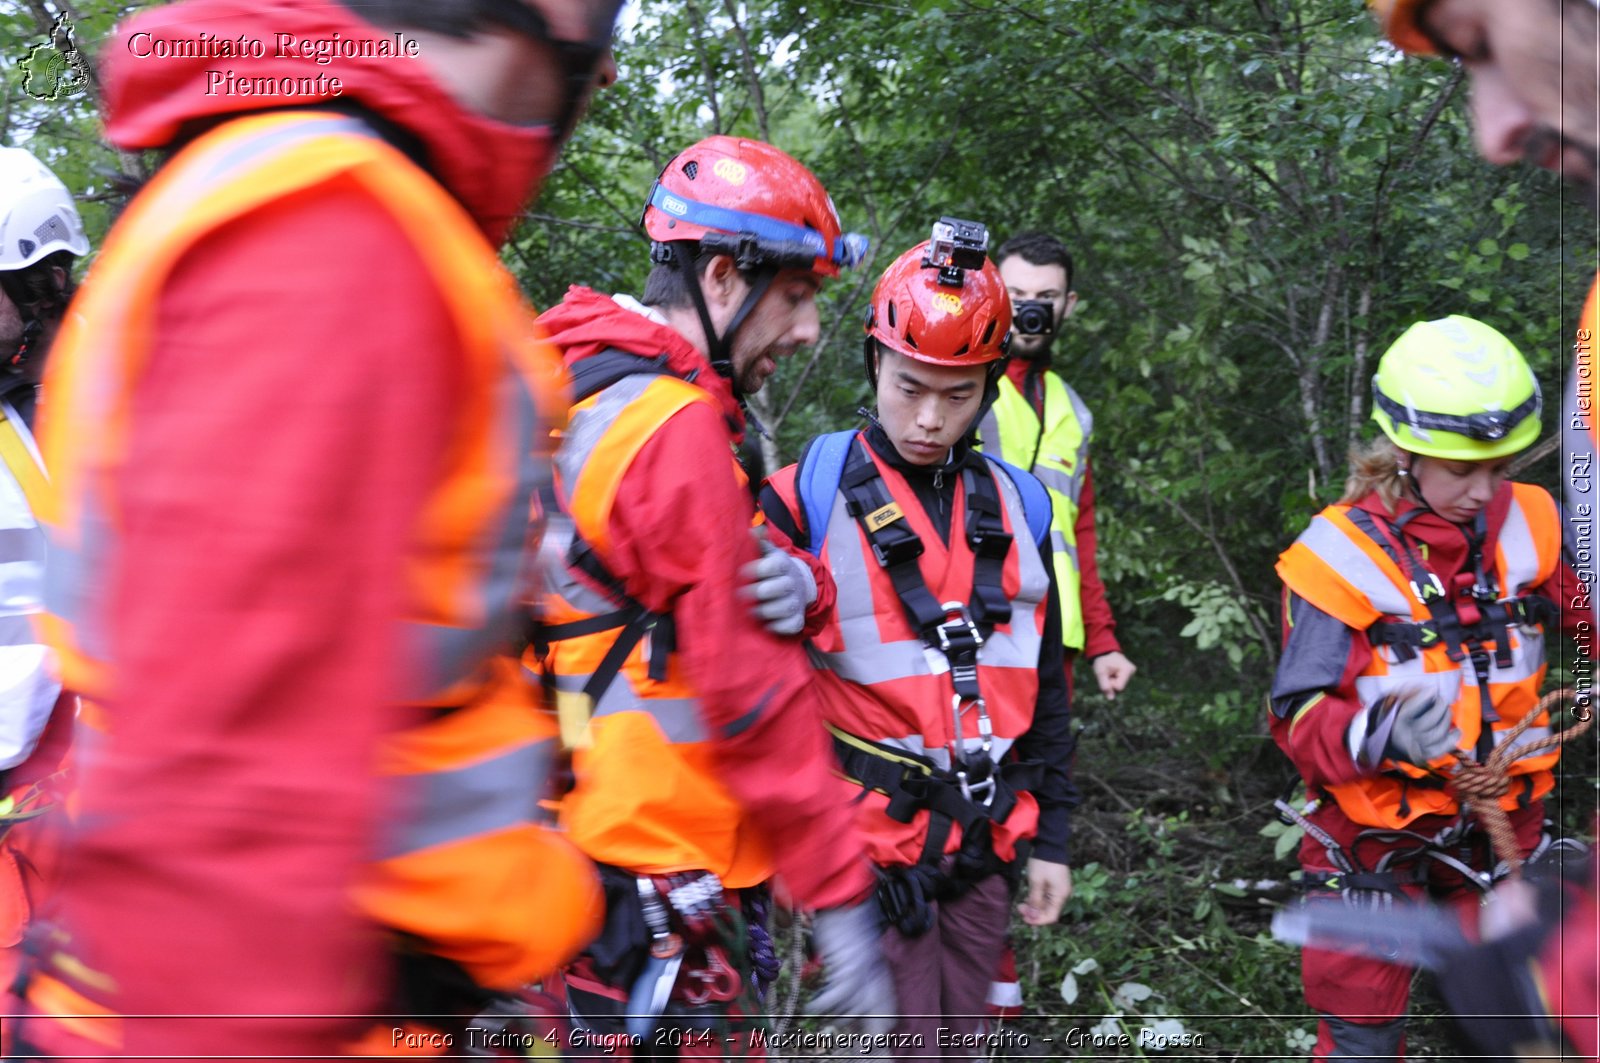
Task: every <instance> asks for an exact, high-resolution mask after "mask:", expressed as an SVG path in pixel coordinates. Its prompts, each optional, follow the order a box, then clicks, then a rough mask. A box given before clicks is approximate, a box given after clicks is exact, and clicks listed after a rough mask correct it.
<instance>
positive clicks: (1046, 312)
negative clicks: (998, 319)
mask: <svg viewBox="0 0 1600 1063" xmlns="http://www.w3.org/2000/svg"><path fill="white" fill-rule="evenodd" d="M1011 327H1012V328H1013V329H1015V330H1016V332H1017V334H1018V335H1019V336H1049V335H1051V334H1053V333H1054V332H1055V330H1056V308H1055V305H1054V304H1052V303H1051V302H1050V301H1049V300H1048V299H1018V300H1017V301H1016V302H1014V303H1012V304H1011Z"/></svg>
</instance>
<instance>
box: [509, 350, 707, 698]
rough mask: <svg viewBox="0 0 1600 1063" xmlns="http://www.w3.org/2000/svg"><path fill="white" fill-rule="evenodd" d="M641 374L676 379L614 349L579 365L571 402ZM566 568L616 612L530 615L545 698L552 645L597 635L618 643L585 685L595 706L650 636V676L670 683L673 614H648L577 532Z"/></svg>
mask: <svg viewBox="0 0 1600 1063" xmlns="http://www.w3.org/2000/svg"><path fill="white" fill-rule="evenodd" d="M641 374H645V375H650V376H667V375H671V374H672V371H671V369H669V368H668V367H667V356H666V355H665V354H662V355H659V356H657V357H655V358H650V357H646V356H644V355H640V354H631V353H629V352H627V351H623V350H618V349H616V348H612V349H610V350H606V351H602V352H601V353H599V354H597V355H593V356H592V357H589V358H583V359H580V360H579V361H578V362H577V363H575V364H574V365H573V366H572V367H571V370H570V376H571V379H572V401H573V402H575V403H576V402H581V401H582V400H584V399H586V398H589V397H590V396H591V395H596V394H599V393H600V392H602V391H604V390H605V389H606V388H609V387H611V386H612V385H613V384H617V383H620V382H621V381H623V380H625V379H627V378H628V377H630V376H638V375H641ZM546 505H549V506H554V505H555V502H554V500H553V499H551V500H547V502H546ZM566 563H567V566H568V567H569V568H572V569H576V570H577V571H579V572H581V573H583V574H584V575H585V576H587V577H588V578H589V579H590V581H592V582H593V583H594V584H595V585H596V586H598V587H600V588H601V589H603V590H604V592H605V593H606V595H607V596H608V597H609V598H610V599H611V600H612V602H613V603H614V604H615V605H616V606H617V608H616V609H614V610H613V611H611V612H609V613H600V614H597V615H595V616H591V617H585V618H584V619H582V620H573V621H570V622H568V623H564V624H547V623H545V622H544V621H542V620H540V619H539V618H538V617H536V616H534V615H532V614H531V613H530V615H529V617H528V623H527V628H526V631H525V634H526V637H527V640H528V644H529V645H530V646H531V647H532V648H533V652H534V654H535V656H537V657H538V659H539V661H540V663H541V668H540V683H541V685H542V686H543V688H544V690H545V693H546V695H547V696H549V697H551V698H553V697H554V695H555V690H556V682H555V676H554V674H553V673H552V672H551V670H550V667H549V663H548V662H549V657H550V646H551V644H552V643H556V642H561V641H563V640H566V639H575V638H582V637H584V636H586V635H596V634H599V633H600V632H603V631H612V630H616V631H617V638H616V640H615V641H614V642H613V643H612V644H611V647H610V648H609V649H608V650H607V651H606V653H605V656H604V657H602V658H601V659H600V663H599V665H597V666H596V668H595V670H594V672H593V674H591V675H590V677H589V681H588V682H587V683H585V684H584V687H583V694H584V696H585V697H586V698H588V699H589V703H590V705H591V706H593V705H598V704H600V699H601V698H602V697H603V696H604V695H605V692H606V691H607V690H609V689H611V684H612V683H613V682H615V681H616V678H617V676H618V675H619V674H620V673H621V672H622V666H623V665H624V664H626V663H627V660H628V655H629V654H630V653H632V652H633V648H634V647H635V646H637V645H638V644H639V642H640V640H642V639H643V638H644V637H645V636H646V635H648V636H650V665H649V673H648V674H649V676H650V678H651V679H654V680H656V681H657V682H660V681H663V680H665V679H666V678H667V664H668V658H669V657H670V656H671V654H672V651H673V650H674V649H675V648H676V642H677V639H676V632H675V630H674V625H673V621H672V614H670V613H656V612H651V611H650V610H649V609H646V608H645V606H644V604H643V603H641V602H639V601H638V600H637V599H635V598H634V597H633V596H632V595H630V594H629V593H628V592H627V589H626V588H625V587H624V586H623V584H622V581H621V580H619V579H617V577H616V576H615V575H613V574H612V572H611V571H610V570H609V569H608V568H606V566H605V563H604V562H603V561H601V560H600V558H599V556H598V555H597V554H595V552H594V550H593V549H592V548H591V547H590V546H589V544H588V543H587V542H585V541H584V540H583V539H582V538H581V537H579V536H578V535H577V533H576V532H574V533H573V536H572V544H571V546H570V547H568V549H567V556H566Z"/></svg>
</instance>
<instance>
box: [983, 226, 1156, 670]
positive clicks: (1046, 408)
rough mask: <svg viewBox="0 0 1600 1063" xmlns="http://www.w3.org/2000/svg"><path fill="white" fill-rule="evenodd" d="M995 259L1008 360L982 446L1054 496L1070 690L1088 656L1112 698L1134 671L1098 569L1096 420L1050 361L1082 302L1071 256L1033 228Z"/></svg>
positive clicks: (1054, 532)
mask: <svg viewBox="0 0 1600 1063" xmlns="http://www.w3.org/2000/svg"><path fill="white" fill-rule="evenodd" d="M995 262H996V263H997V264H998V265H999V267H1000V276H1001V278H1002V279H1003V280H1004V281H1005V285H1006V290H1007V291H1008V292H1009V293H1010V295H1011V303H1012V311H1013V317H1012V322H1011V350H1010V355H1011V361H1010V363H1009V364H1008V365H1007V366H1006V372H1005V375H1004V376H1003V377H1001V378H1000V392H999V396H998V398H996V399H995V402H994V405H993V406H991V407H990V408H989V410H988V412H987V413H985V414H984V417H983V420H982V421H981V422H980V423H979V425H978V439H979V446H981V447H983V448H984V449H986V450H990V451H993V452H994V453H997V454H999V455H1000V456H1001V457H1003V458H1004V459H1005V460H1006V461H1009V462H1011V463H1012V464H1013V465H1017V466H1020V467H1022V468H1024V469H1027V470H1028V471H1029V472H1032V473H1033V474H1034V475H1035V476H1037V477H1038V478H1039V480H1040V481H1041V482H1042V483H1043V484H1044V485H1045V487H1046V488H1047V489H1048V490H1049V492H1050V502H1051V507H1052V509H1053V511H1054V520H1053V521H1052V525H1053V526H1052V528H1051V545H1052V547H1053V549H1054V554H1055V568H1056V587H1057V593H1058V594H1059V595H1060V597H1061V638H1062V643H1063V645H1065V647H1066V650H1067V654H1066V668H1067V689H1068V691H1069V692H1070V691H1071V689H1072V663H1073V661H1074V660H1075V659H1076V658H1077V656H1078V655H1079V654H1080V653H1082V654H1085V655H1087V656H1088V658H1089V665H1090V667H1091V668H1092V669H1093V670H1094V678H1095V682H1096V683H1097V684H1098V685H1099V687H1100V693H1102V694H1104V695H1105V696H1106V697H1107V698H1115V697H1116V696H1117V694H1119V693H1120V692H1121V691H1122V690H1123V689H1124V688H1126V687H1127V685H1128V680H1129V679H1131V678H1133V673H1134V670H1135V669H1134V664H1133V662H1132V661H1130V660H1128V658H1127V657H1126V656H1125V655H1124V654H1123V652H1122V647H1121V646H1120V645H1119V644H1118V643H1117V635H1116V621H1115V620H1114V619H1112V616H1111V606H1110V605H1109V604H1108V603H1107V602H1106V589H1105V585H1104V584H1102V583H1101V582H1100V569H1099V566H1098V565H1097V564H1096V563H1095V534H1094V485H1093V483H1092V481H1091V480H1090V476H1089V434H1090V432H1091V430H1092V429H1093V426H1094V419H1093V417H1091V416H1090V414H1089V408H1088V407H1087V406H1085V405H1084V403H1083V399H1082V398H1080V397H1079V396H1078V393H1077V392H1076V391H1074V390H1073V389H1072V388H1071V387H1070V386H1069V385H1068V384H1067V382H1066V381H1065V380H1064V379H1062V377H1061V374H1060V373H1058V372H1056V371H1055V370H1054V369H1052V368H1051V365H1050V352H1051V347H1052V345H1053V343H1054V341H1055V336H1056V333H1057V332H1058V331H1059V330H1060V328H1061V325H1062V323H1063V322H1064V321H1066V320H1067V318H1069V317H1071V316H1072V311H1073V308H1074V307H1076V306H1077V304H1078V293H1077V292H1075V291H1073V290H1072V255H1071V254H1070V253H1069V252H1068V251H1067V249H1066V246H1065V245H1063V244H1062V243H1061V241H1060V240H1057V239H1056V238H1055V237H1053V236H1050V235H1048V234H1046V233H1037V232H1030V233H1023V234H1021V235H1019V236H1014V237H1012V238H1011V239H1010V240H1007V241H1006V242H1005V243H1004V244H1002V245H1001V247H1000V251H999V253H998V254H997V255H996V256H995Z"/></svg>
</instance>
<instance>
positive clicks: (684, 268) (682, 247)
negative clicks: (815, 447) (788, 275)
mask: <svg viewBox="0 0 1600 1063" xmlns="http://www.w3.org/2000/svg"><path fill="white" fill-rule="evenodd" d="M687 244H688V241H684V240H674V241H672V242H671V243H669V244H667V245H666V246H667V247H669V248H671V253H672V259H673V264H674V265H675V266H676V268H677V269H678V270H679V271H680V272H681V273H682V274H683V275H684V277H685V278H686V279H687V281H688V287H689V298H690V300H691V301H692V302H693V303H694V312H695V314H696V315H698V316H699V318H700V328H701V330H702V331H703V332H705V334H706V355H707V357H708V358H710V360H711V368H712V369H713V370H715V371H716V374H717V375H718V376H720V377H723V378H724V379H726V380H727V381H728V382H729V383H730V384H732V385H733V397H734V398H736V399H738V400H739V406H740V408H741V409H743V410H744V415H745V419H746V420H748V421H749V422H750V423H751V425H753V426H754V427H755V429H756V431H757V432H760V433H761V434H762V435H767V430H766V428H765V427H764V426H762V424H761V422H760V421H758V420H756V419H755V418H754V417H753V416H751V413H750V408H749V406H748V404H747V403H746V402H745V394H744V391H743V390H742V389H741V388H740V387H739V380H738V378H737V377H735V376H734V374H733V338H734V337H735V336H737V335H738V334H739V329H740V327H742V326H743V325H744V322H745V318H747V317H749V316H750V311H752V310H754V309H755V308H756V304H757V303H759V302H760V301H761V297H762V296H763V295H766V294H767V289H768V288H770V287H772V281H773V279H774V278H775V277H777V275H778V273H777V271H776V270H774V269H771V268H769V267H762V268H760V269H758V270H756V271H755V272H754V276H753V278H752V279H751V282H750V294H749V295H746V296H745V298H744V302H743V303H742V304H741V305H740V307H739V309H738V311H737V312H735V313H734V315H733V319H732V320H731V321H729V322H728V327H727V328H726V329H724V330H723V332H722V333H721V334H720V335H719V334H718V333H717V328H716V326H715V325H714V324H712V322H711V310H710V309H709V308H708V307H707V306H706V296H705V292H703V291H701V290H700V275H699V274H698V273H696V272H695V268H694V256H693V255H692V254H690V252H689V248H688V246H686V245H687Z"/></svg>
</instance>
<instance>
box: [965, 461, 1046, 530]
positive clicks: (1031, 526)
mask: <svg viewBox="0 0 1600 1063" xmlns="http://www.w3.org/2000/svg"><path fill="white" fill-rule="evenodd" d="M982 453H983V456H984V457H986V458H988V459H989V460H990V461H991V462H993V463H994V464H996V465H998V466H1000V468H1002V469H1004V470H1005V472H1006V475H1007V476H1009V477H1011V482H1012V483H1013V484H1015V485H1016V488H1017V494H1019V495H1021V496H1022V512H1023V514H1024V515H1025V516H1026V517H1027V520H1028V534H1030V535H1032V536H1033V541H1034V544H1035V545H1037V546H1043V545H1044V544H1045V540H1046V539H1047V538H1049V536H1050V521H1051V520H1052V519H1054V516H1055V513H1054V511H1053V509H1052V507H1051V505H1050V492H1048V491H1046V490H1045V488H1044V484H1042V483H1040V482H1039V478H1038V477H1037V476H1034V475H1033V474H1032V473H1029V472H1024V471H1023V470H1022V469H1019V468H1018V467H1017V466H1015V465H1013V464H1011V463H1010V462H1009V461H1006V460H1005V459H1004V458H1000V457H998V456H996V455H994V454H991V453H989V452H988V451H983V452H982Z"/></svg>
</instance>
